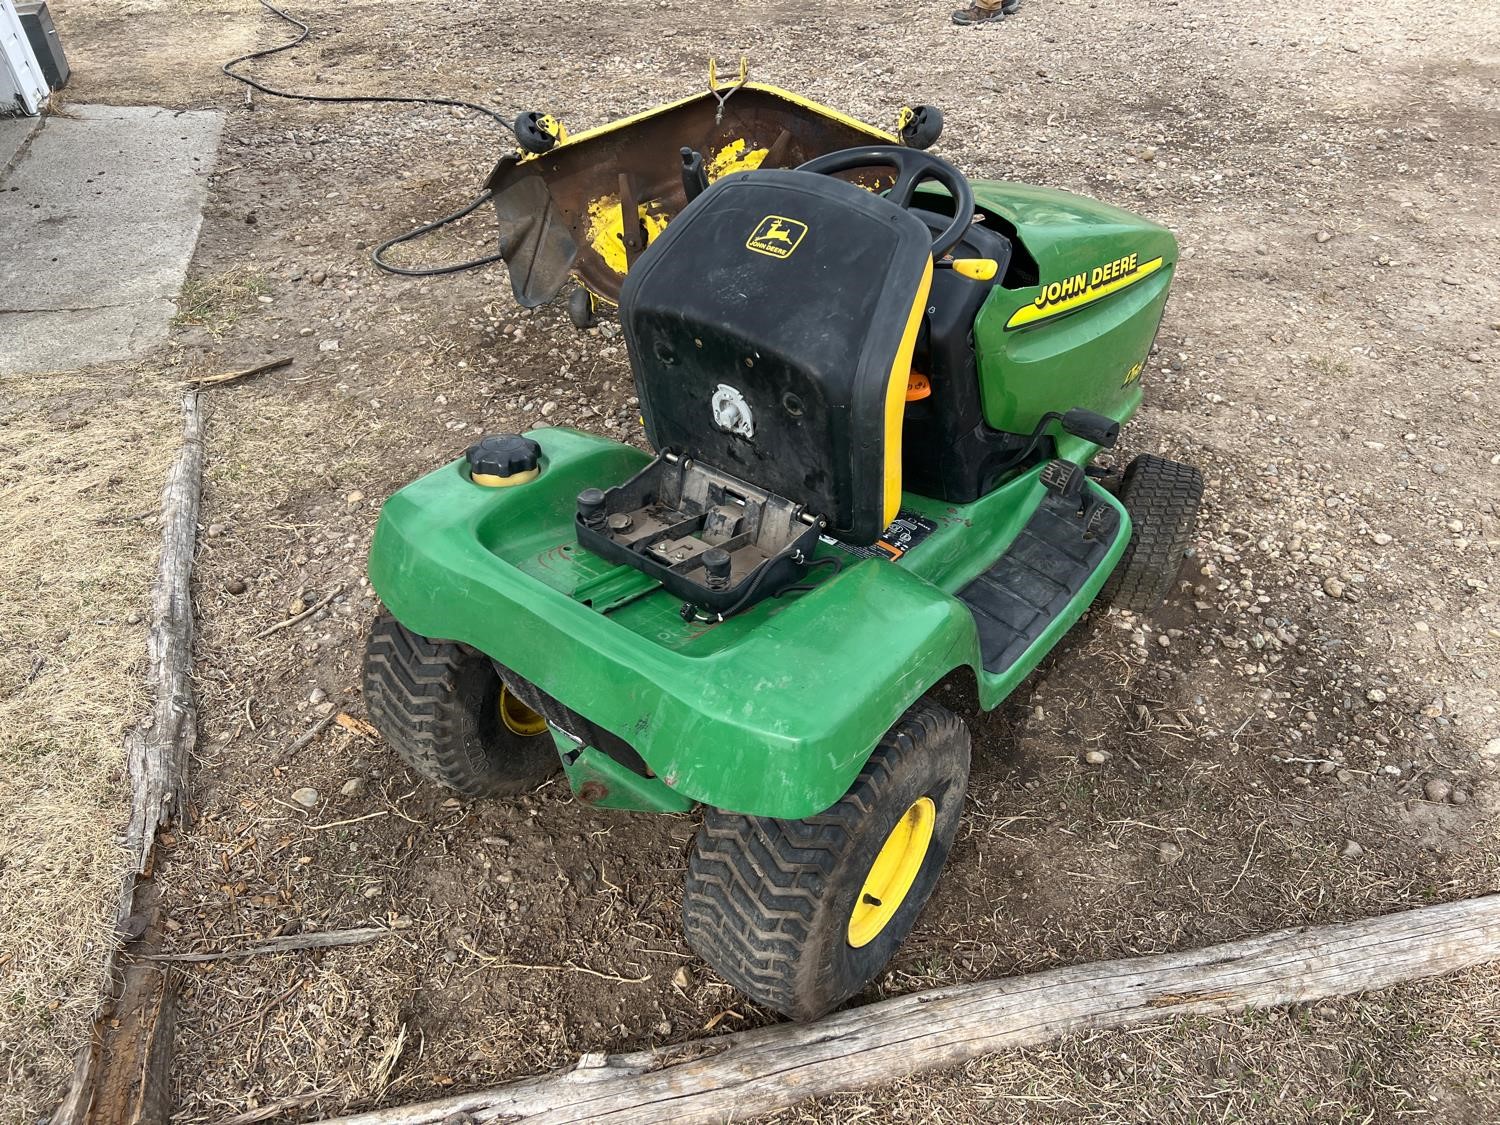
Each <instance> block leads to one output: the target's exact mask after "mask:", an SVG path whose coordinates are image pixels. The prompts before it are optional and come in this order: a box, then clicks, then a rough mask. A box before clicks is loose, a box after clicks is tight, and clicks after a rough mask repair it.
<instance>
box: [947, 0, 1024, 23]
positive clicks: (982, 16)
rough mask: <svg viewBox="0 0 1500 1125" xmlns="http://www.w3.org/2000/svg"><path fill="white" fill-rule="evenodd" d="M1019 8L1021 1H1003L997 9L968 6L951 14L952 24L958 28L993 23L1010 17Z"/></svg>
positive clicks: (975, 5) (974, 5)
mask: <svg viewBox="0 0 1500 1125" xmlns="http://www.w3.org/2000/svg"><path fill="white" fill-rule="evenodd" d="M1020 6H1021V0H1004V2H1003V3H1002V4H1001V5H1000V6H999V7H998V8H981V7H980V6H979V5H978V4H970V5H969V6H968V7H967V8H961V9H959V10H958V11H956V12H954V13H953V22H954V23H956V24H958V25H959V26H960V27H969V26H971V25H975V24H981V23H994V22H996V21H998V20H1003V19H1004V18H1005V17H1006V16H1008V15H1011V14H1012V13H1014V12H1015V10H1016V9H1017V8H1019V7H1020Z"/></svg>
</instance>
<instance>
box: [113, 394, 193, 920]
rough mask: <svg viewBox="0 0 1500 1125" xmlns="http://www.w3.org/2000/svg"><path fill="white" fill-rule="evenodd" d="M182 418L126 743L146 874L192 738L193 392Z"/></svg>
mask: <svg viewBox="0 0 1500 1125" xmlns="http://www.w3.org/2000/svg"><path fill="white" fill-rule="evenodd" d="M182 416H183V434H182V451H181V452H180V453H179V454H178V455H177V461H176V463H175V464H173V466H172V471H171V473H170V474H169V475H168V477H167V484H166V488H165V489H163V491H162V497H161V559H160V561H159V562H158V563H157V568H156V582H155V583H154V584H153V585H152V587H151V633H150V635H149V636H148V637H147V639H146V653H147V656H148V657H149V658H150V679H151V683H152V690H153V696H154V701H153V705H152V718H151V725H150V727H149V728H147V729H146V730H145V731H143V732H141V734H140V736H139V737H138V738H133V739H131V740H130V745H129V747H128V750H129V766H130V781H131V786H132V788H133V790H134V792H133V794H132V798H131V806H130V807H131V814H130V827H129V828H128V829H127V831H126V835H125V844H126V847H127V848H128V849H129V852H130V856H131V862H132V864H133V865H134V867H135V872H136V874H137V875H149V874H150V873H151V859H152V851H153V849H154V848H155V846H156V834H157V832H158V831H160V830H161V828H162V827H163V826H164V825H166V824H167V823H169V822H171V821H174V820H179V819H181V814H182V810H183V807H184V803H185V799H186V791H187V763H188V759H189V758H190V757H191V755H192V753H193V748H194V747H195V746H196V745H197V742H198V712H197V709H196V708H195V707H194V705H193V598H192V586H191V580H192V573H193V548H194V545H195V544H196V543H197V540H198V499H199V495H200V492H201V490H202V483H203V418H202V415H201V414H200V413H199V411H198V396H197V395H196V394H192V393H189V394H187V395H184V396H183V400H182ZM130 913H131V911H125V912H124V913H122V915H121V917H122V918H124V917H125V916H127V915H128V914H130Z"/></svg>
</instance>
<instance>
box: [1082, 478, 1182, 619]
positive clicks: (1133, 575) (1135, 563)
mask: <svg viewBox="0 0 1500 1125" xmlns="http://www.w3.org/2000/svg"><path fill="white" fill-rule="evenodd" d="M1118 494H1119V497H1120V500H1121V502H1122V503H1124V505H1125V510H1126V511H1127V512H1129V513H1130V522H1131V525H1132V527H1131V532H1130V545H1129V546H1128V547H1126V548H1125V554H1124V556H1123V557H1122V558H1121V559H1120V563H1119V565H1118V566H1116V567H1115V571H1114V573H1113V574H1111V575H1110V577H1109V582H1108V583H1106V584H1105V587H1104V591H1103V593H1102V594H1101V595H1100V601H1101V602H1103V603H1105V604H1106V605H1108V604H1111V603H1112V604H1114V605H1117V606H1119V607H1120V608H1121V609H1129V610H1134V611H1135V612H1137V613H1151V612H1152V611H1153V610H1155V609H1156V608H1157V607H1158V606H1160V605H1161V603H1162V602H1163V601H1165V600H1166V597H1167V595H1168V594H1170V593H1171V592H1172V583H1173V582H1175V581H1176V580H1177V572H1178V570H1180V569H1181V567H1182V556H1183V555H1184V554H1186V553H1187V549H1188V545H1189V544H1190V543H1191V542H1192V538H1193V528H1194V527H1195V526H1196V525H1197V522H1198V502H1199V501H1200V500H1201V499H1202V498H1203V474H1202V473H1200V472H1199V471H1198V470H1197V469H1195V468H1194V467H1193V466H1191V465H1184V464H1182V463H1181V462H1180V461H1169V460H1167V459H1166V458H1165V457H1157V456H1154V455H1153V454H1150V453H1143V454H1142V455H1141V456H1139V457H1137V458H1136V459H1135V460H1134V461H1132V462H1130V464H1129V465H1128V466H1126V468H1125V475H1124V477H1123V478H1122V479H1121V481H1120V488H1119V493H1118Z"/></svg>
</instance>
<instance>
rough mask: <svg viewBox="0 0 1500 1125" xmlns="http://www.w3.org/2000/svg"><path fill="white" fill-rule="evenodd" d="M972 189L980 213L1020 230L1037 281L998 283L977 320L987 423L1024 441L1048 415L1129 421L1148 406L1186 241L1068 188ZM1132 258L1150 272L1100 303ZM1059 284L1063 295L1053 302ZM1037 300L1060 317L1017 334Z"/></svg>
mask: <svg viewBox="0 0 1500 1125" xmlns="http://www.w3.org/2000/svg"><path fill="white" fill-rule="evenodd" d="M973 188H974V200H975V206H976V208H977V209H978V210H980V211H982V212H985V213H987V214H989V215H994V216H998V217H999V218H1001V219H1003V220H1004V222H1005V223H1008V224H1010V225H1011V226H1012V227H1014V228H1015V236H1014V237H1015V241H1017V242H1019V243H1020V244H1021V246H1023V247H1024V248H1025V250H1026V251H1027V252H1028V253H1029V254H1030V255H1031V257H1032V258H1033V259H1034V260H1035V262H1036V265H1037V275H1038V284H1037V285H1033V286H1029V287H1026V288H1021V289H1006V288H1003V287H1002V286H998V285H997V286H996V287H995V288H994V289H993V290H992V291H991V293H990V296H989V299H988V300H986V301H985V303H984V306H983V307H982V308H981V309H980V311H979V315H978V317H976V318H975V321H974V348H975V352H976V354H977V357H978V366H979V381H980V397H981V400H982V402H983V405H984V415H985V421H986V422H988V423H989V425H991V426H993V427H994V428H995V429H997V430H1008V431H1010V432H1012V433H1021V434H1026V433H1030V432H1031V431H1032V429H1033V428H1034V427H1035V426H1036V424H1037V421H1038V419H1039V418H1040V417H1041V416H1042V415H1043V414H1044V413H1046V412H1047V411H1050V410H1056V411H1063V410H1068V409H1070V408H1072V407H1075V406H1081V407H1086V408H1087V409H1089V410H1093V411H1096V412H1098V413H1100V414H1105V415H1108V416H1109V417H1111V418H1113V419H1115V420H1116V421H1119V422H1121V423H1123V422H1125V421H1127V420H1128V419H1129V418H1130V417H1131V415H1133V414H1134V413H1135V412H1136V410H1137V408H1139V406H1140V403H1141V389H1140V375H1141V371H1142V368H1143V366H1144V364H1145V360H1146V356H1147V353H1148V352H1149V351H1150V350H1151V343H1152V341H1153V340H1154V339H1155V338H1156V330H1157V328H1158V326H1159V325H1160V324H1161V317H1162V312H1163V310H1164V309H1165V307H1166V302H1167V290H1168V287H1169V286H1170V285H1171V282H1172V276H1173V274H1174V272H1175V270H1176V265H1177V240H1176V239H1175V238H1173V236H1172V233H1171V231H1169V230H1167V229H1166V228H1165V227H1161V226H1157V225H1156V224H1155V223H1151V222H1148V221H1147V220H1145V219H1142V218H1140V217H1139V216H1137V215H1132V214H1130V213H1129V212H1127V211H1122V210H1120V209H1119V208H1117V207H1111V206H1109V205H1108V204H1105V203H1098V202H1095V201H1093V200H1089V199H1083V198H1081V197H1080V196H1076V195H1071V194H1069V193H1068V192H1064V191H1056V190H1052V189H1049V188H1040V187H1032V186H1028V185H1025V184H1012V183H1000V182H996V181H992V180H976V181H974V183H973ZM1131 255H1134V257H1135V262H1136V265H1137V267H1138V269H1139V272H1140V276H1139V277H1138V278H1137V279H1135V280H1131V277H1133V276H1134V274H1132V275H1130V276H1125V275H1121V276H1120V277H1119V278H1117V280H1118V281H1124V282H1128V283H1127V284H1123V285H1121V286H1120V287H1119V288H1117V289H1116V290H1115V291H1113V292H1107V293H1106V294H1105V295H1102V296H1095V294H1097V293H1098V292H1099V290H1100V289H1101V288H1103V287H1105V286H1108V285H1109V280H1107V272H1106V271H1108V269H1109V267H1110V266H1111V265H1112V264H1113V263H1117V262H1122V261H1128V260H1129V259H1130V256H1131ZM1157 259H1160V265H1158V266H1155V267H1154V268H1151V263H1153V262H1154V261H1156V260H1157ZM1095 270H1099V271H1101V276H1100V277H1099V281H1100V284H1099V285H1097V286H1096V285H1094V284H1093V282H1094V280H1095V274H1094V271H1095ZM1147 270H1149V272H1147ZM1054 284H1056V285H1057V286H1058V290H1053V293H1054V294H1058V295H1059V299H1058V300H1054V301H1052V302H1050V303H1047V297H1048V293H1049V289H1048V287H1049V286H1051V285H1054ZM1069 288H1071V289H1074V290H1076V291H1077V300H1076V302H1075V303H1072V304H1070V303H1069V298H1068V297H1062V296H1061V295H1060V293H1059V291H1061V292H1067V291H1068V290H1069ZM1038 301H1041V302H1043V303H1044V307H1043V308H1041V309H1039V310H1038V311H1044V312H1050V313H1051V315H1048V316H1046V317H1045V318H1044V319H1039V320H1035V321H1033V322H1031V323H1028V324H1024V325H1021V326H1017V327H1007V326H1008V325H1010V324H1011V323H1012V321H1013V318H1015V317H1016V315H1017V313H1018V312H1020V311H1021V310H1023V309H1025V308H1026V307H1027V306H1031V305H1035V304H1036V303H1037V302H1038ZM1059 310H1060V311H1059Z"/></svg>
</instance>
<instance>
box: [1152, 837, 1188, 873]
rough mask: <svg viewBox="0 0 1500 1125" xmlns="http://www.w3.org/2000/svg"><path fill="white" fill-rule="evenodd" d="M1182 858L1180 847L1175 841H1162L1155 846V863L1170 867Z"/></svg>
mask: <svg viewBox="0 0 1500 1125" xmlns="http://www.w3.org/2000/svg"><path fill="white" fill-rule="evenodd" d="M1181 858H1182V845H1181V844H1179V843H1177V841H1176V840H1163V841H1162V842H1161V843H1160V844H1157V845H1156V862H1157V863H1160V864H1162V865H1163V866H1167V867H1170V866H1171V865H1172V864H1174V863H1176V862H1177V861H1178V860H1179V859H1181Z"/></svg>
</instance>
